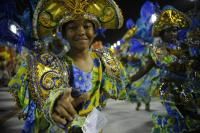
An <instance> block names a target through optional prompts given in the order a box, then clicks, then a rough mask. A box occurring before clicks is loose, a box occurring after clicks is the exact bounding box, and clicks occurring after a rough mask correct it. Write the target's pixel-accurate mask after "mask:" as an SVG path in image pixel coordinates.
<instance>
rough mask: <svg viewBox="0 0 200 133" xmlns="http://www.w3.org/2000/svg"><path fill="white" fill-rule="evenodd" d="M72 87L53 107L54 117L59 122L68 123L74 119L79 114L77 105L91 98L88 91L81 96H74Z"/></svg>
mask: <svg viewBox="0 0 200 133" xmlns="http://www.w3.org/2000/svg"><path fill="white" fill-rule="evenodd" d="M71 92H72V89H71V88H70V89H67V90H66V91H65V92H64V94H63V95H62V96H61V97H60V98H59V99H58V100H57V102H56V103H55V105H54V107H53V114H52V118H53V120H54V121H55V122H56V123H57V124H61V125H66V124H67V122H70V121H72V120H73V119H74V117H75V115H76V114H77V111H76V109H75V108H76V107H77V106H78V105H79V104H80V103H82V102H84V101H86V100H88V99H89V95H88V93H84V94H82V95H80V96H79V97H76V98H74V97H72V95H71Z"/></svg>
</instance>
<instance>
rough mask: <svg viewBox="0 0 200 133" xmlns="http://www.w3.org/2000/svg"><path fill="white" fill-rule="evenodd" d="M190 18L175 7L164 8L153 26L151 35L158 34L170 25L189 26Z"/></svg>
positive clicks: (155, 35)
mask: <svg viewBox="0 0 200 133" xmlns="http://www.w3.org/2000/svg"><path fill="white" fill-rule="evenodd" d="M190 23H191V22H190V19H189V18H188V17H187V16H186V15H185V14H183V13H182V12H180V11H178V10H176V9H167V10H164V11H163V12H162V13H161V14H160V16H159V17H158V19H157V21H156V22H155V24H154V26H153V36H154V37H157V36H159V34H160V32H161V31H163V30H164V29H167V28H170V27H172V26H173V27H177V28H180V29H182V28H189V26H190Z"/></svg>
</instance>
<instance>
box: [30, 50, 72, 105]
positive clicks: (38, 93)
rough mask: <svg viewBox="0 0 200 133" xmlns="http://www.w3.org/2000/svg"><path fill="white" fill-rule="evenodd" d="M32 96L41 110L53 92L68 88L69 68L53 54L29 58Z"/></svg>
mask: <svg viewBox="0 0 200 133" xmlns="http://www.w3.org/2000/svg"><path fill="white" fill-rule="evenodd" d="M29 67H30V69H29V70H30V71H29V76H30V84H29V85H30V86H29V89H30V94H31V97H32V99H33V100H34V101H35V102H36V104H37V105H38V106H39V108H41V107H42V106H43V104H44V102H45V100H46V99H47V98H48V97H49V93H50V91H51V90H55V89H59V87H61V86H62V87H68V77H69V75H68V71H67V66H64V64H63V63H62V62H61V61H60V60H59V59H58V58H57V57H56V56H55V55H54V54H52V53H42V54H38V55H31V56H30V58H29Z"/></svg>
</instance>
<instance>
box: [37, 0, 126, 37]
mask: <svg viewBox="0 0 200 133" xmlns="http://www.w3.org/2000/svg"><path fill="white" fill-rule="evenodd" d="M80 16H82V17H84V18H85V19H88V20H91V21H92V22H93V23H94V25H95V27H96V28H98V27H103V28H105V29H116V28H120V27H121V26H122V24H123V16H122V14H121V10H120V9H119V7H118V6H117V4H116V3H115V2H114V1H113V0H40V1H39V3H38V5H37V7H36V10H35V12H34V18H33V32H34V37H35V38H36V39H41V38H44V37H49V36H55V35H56V33H57V31H58V27H60V26H61V25H62V24H63V23H66V22H68V21H70V20H76V19H77V17H80Z"/></svg>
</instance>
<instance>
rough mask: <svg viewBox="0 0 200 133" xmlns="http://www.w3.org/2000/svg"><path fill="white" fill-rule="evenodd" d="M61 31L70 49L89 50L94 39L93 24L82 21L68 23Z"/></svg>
mask: <svg viewBox="0 0 200 133" xmlns="http://www.w3.org/2000/svg"><path fill="white" fill-rule="evenodd" d="M63 30H64V37H65V38H66V39H67V40H68V41H69V43H70V46H71V48H72V49H77V50H83V49H89V47H90V44H91V43H92V41H93V39H94V37H95V29H94V25H93V23H92V22H90V21H88V20H84V19H80V20H73V21H69V22H68V23H67V24H66V25H65V27H64V28H63Z"/></svg>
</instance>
